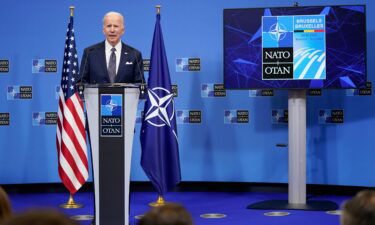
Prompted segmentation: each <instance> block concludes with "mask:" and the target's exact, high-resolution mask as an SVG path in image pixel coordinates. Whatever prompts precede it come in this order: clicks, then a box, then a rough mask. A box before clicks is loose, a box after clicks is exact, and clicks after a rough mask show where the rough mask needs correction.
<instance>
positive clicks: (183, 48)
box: [0, 0, 375, 186]
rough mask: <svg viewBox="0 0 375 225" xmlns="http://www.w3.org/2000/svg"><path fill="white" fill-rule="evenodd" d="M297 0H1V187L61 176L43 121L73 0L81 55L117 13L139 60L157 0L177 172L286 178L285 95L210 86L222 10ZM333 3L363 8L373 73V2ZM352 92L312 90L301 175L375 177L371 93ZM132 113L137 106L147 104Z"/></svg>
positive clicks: (136, 168) (136, 153) (218, 61)
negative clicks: (189, 66)
mask: <svg viewBox="0 0 375 225" xmlns="http://www.w3.org/2000/svg"><path fill="white" fill-rule="evenodd" d="M294 2H295V1H294V0H293V1H289V0H278V1H274V0H263V1H247V0H232V1H225V0H215V1H201V0H190V1H167V0H160V1H158V2H155V1H149V0H137V1H135V0H133V1H129V0H128V1H117V0H105V1H104V0H97V1H90V0H80V1H68V0H66V1H53V2H51V1H47V0H34V1H27V0H14V1H5V2H3V3H2V7H0V18H1V21H3V22H2V25H1V30H2V32H1V34H2V35H1V38H0V40H1V41H0V60H9V72H8V73H0V113H2V114H0V120H1V121H7V119H6V118H5V119H4V117H7V116H6V115H8V114H4V113H9V115H10V125H9V126H4V125H1V126H0V183H1V184H18V183H45V182H60V179H59V177H58V173H57V153H56V148H55V130H56V128H55V125H48V121H51V120H49V119H48V117H49V116H52V117H53V112H56V111H57V96H56V95H57V94H56V90H57V86H58V85H59V83H60V79H61V68H62V64H61V62H62V59H63V50H64V42H65V32H66V27H67V24H68V16H69V6H71V5H74V6H75V7H76V10H75V24H74V27H75V35H76V43H77V51H78V54H79V58H81V56H82V52H83V49H84V47H87V46H89V45H91V44H94V43H96V42H99V41H101V40H103V34H102V17H103V15H104V14H105V13H106V12H108V11H112V10H113V11H119V12H121V13H123V15H124V16H125V23H126V28H125V35H124V38H123V40H124V41H125V42H126V43H128V44H129V45H132V46H134V47H136V48H138V49H139V50H140V51H141V52H142V54H143V57H144V58H146V59H147V58H149V56H150V52H151V43H152V34H153V29H154V25H155V11H156V10H155V5H156V4H161V5H162V9H161V15H162V20H161V23H162V28H163V33H164V41H165V45H166V51H167V56H168V60H169V68H170V73H171V79H172V83H173V84H175V85H177V87H178V97H176V98H175V102H176V107H177V110H178V133H179V143H180V158H181V171H182V180H183V181H240V182H287V179H288V178H287V177H288V168H287V167H288V152H287V148H279V147H276V144H278V143H287V141H288V130H287V124H286V123H283V122H282V120H278V118H279V117H278V115H280V114H278V113H277V112H282V110H284V109H287V91H275V92H274V94H275V96H273V97H251V96H253V94H254V93H253V92H249V91H246V90H241V91H236V90H231V91H227V92H226V96H225V97H213V96H212V93H213V92H212V90H213V89H214V88H215V87H217V86H220V85H214V84H221V83H222V82H223V9H224V8H250V7H273V6H291V5H293V3H294ZM300 4H301V5H324V4H327V1H323V0H304V1H300ZM329 4H366V5H367V37H368V43H367V46H368V79H369V81H372V80H373V76H374V75H373V73H374V72H375V65H374V63H372V62H374V57H375V54H374V53H373V52H374V50H375V43H374V42H373V41H372V40H373V39H375V23H374V22H373V21H374V20H375V2H373V1H363V0H347V1H343V0H341V1H339V0H331V1H329ZM249 19H251V18H249ZM187 58H199V59H200V63H201V64H200V66H201V69H200V71H195V72H194V71H186V67H183V65H184V63H185V62H187ZM46 60H47V61H46ZM48 60H57V72H40V71H41V70H43V67H42V66H43V65H44V66H46V67H48V66H49V65H50V64H49V63H51V62H50V61H48ZM176 63H177V65H178V66H177V67H176ZM192 63H193V62H192ZM52 64H53V61H52ZM193 64H194V63H193ZM0 67H1V63H0ZM52 67H53V66H52ZM33 70H34V71H33ZM178 71H182V72H178ZM33 72H34V73H33ZM20 86H32V99H24V98H27V97H30V95H29V93H30V88H29V87H26V88H25V87H20ZM219 89H220V88H219ZM17 93H20V95H18V94H17ZM218 93H220V91H218ZM352 95H353V92H352V91H350V90H349V91H346V90H324V91H323V92H322V96H321V97H319V96H309V97H308V99H307V102H308V103H307V104H308V115H307V119H308V122H307V127H308V128H307V157H308V158H307V162H308V168H307V178H308V183H312V184H335V185H361V186H374V185H375V173H374V172H373V171H375V163H374V158H375V151H373V149H374V147H375V132H373V128H374V127H375V104H374V102H375V97H374V96H352ZM354 95H355V93H354ZM20 98H21V99H20ZM139 109H140V110H141V109H143V104H140V107H139ZM331 109H340V110H343V112H344V123H343V124H331V123H326V121H328V122H329V120H325V118H326V116H327V115H328V116H329V115H330V112H331V111H330V110H331ZM237 110H244V111H245V112H248V115H249V122H248V123H236V121H237V122H239V121H240V118H242V117H241V115H242V116H243V114H241V113H238V111H237ZM272 110H275V111H274V113H272ZM277 110H278V111H277ZM189 111H190V112H189ZM192 111H193V112H192ZM197 111H200V113H199V112H197ZM225 111H226V112H225ZM46 112H52V113H46ZM340 112H341V111H340ZM138 114H140V112H138ZM199 114H200V115H201V123H193V122H197V121H199ZM245 114H246V113H245ZM1 115H2V116H1ZM272 115H274V117H272ZM319 115H320V116H321V117H319ZM46 117H47V118H46ZM233 117H234V118H237V119H233ZM1 121H0V122H1ZM189 121H190V123H188V122H189ZM244 121H246V116H245V119H244ZM275 121H279V122H275ZM3 123H6V122H3ZM136 128H137V133H136V138H135V139H134V150H133V159H132V162H133V164H132V180H134V181H144V180H147V178H146V176H145V175H144V173H143V171H142V169H141V167H140V151H141V150H140V143H139V129H140V123H137V127H136Z"/></svg>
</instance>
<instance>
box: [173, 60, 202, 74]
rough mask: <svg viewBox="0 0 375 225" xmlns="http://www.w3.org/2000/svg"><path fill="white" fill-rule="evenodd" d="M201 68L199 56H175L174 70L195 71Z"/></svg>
mask: <svg viewBox="0 0 375 225" xmlns="http://www.w3.org/2000/svg"><path fill="white" fill-rule="evenodd" d="M200 70H201V59H200V58H177V59H176V72H196V71H200Z"/></svg>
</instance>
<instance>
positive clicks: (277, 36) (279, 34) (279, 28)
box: [268, 23, 287, 41]
mask: <svg viewBox="0 0 375 225" xmlns="http://www.w3.org/2000/svg"><path fill="white" fill-rule="evenodd" d="M268 33H269V34H270V36H271V38H272V39H273V40H275V41H280V40H283V39H284V38H285V36H286V33H287V30H286V28H285V26H284V25H283V24H281V23H275V24H273V25H272V26H271V27H270V30H269V31H268Z"/></svg>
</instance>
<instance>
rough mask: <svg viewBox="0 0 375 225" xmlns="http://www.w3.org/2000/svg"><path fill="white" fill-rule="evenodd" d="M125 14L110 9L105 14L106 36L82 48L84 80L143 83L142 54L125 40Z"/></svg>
mask: <svg viewBox="0 0 375 225" xmlns="http://www.w3.org/2000/svg"><path fill="white" fill-rule="evenodd" d="M124 31H125V28H124V17H123V16H122V15H121V14H120V13H117V12H109V13H107V14H106V15H105V16H104V18H103V33H104V35H105V37H106V40H105V41H103V42H100V43H98V44H95V45H93V46H90V47H88V48H86V49H85V51H84V52H83V57H82V61H81V69H80V75H81V76H80V77H81V81H82V82H83V83H90V84H108V83H143V82H144V77H143V61H142V54H141V53H140V52H139V51H138V50H137V49H135V48H132V47H131V46H129V45H126V44H124V43H123V42H122V41H121V36H122V35H123V34H124Z"/></svg>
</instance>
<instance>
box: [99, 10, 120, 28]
mask: <svg viewBox="0 0 375 225" xmlns="http://www.w3.org/2000/svg"><path fill="white" fill-rule="evenodd" d="M112 15H116V16H119V17H120V18H121V21H122V24H124V16H123V15H122V14H121V13H118V12H113V11H111V12H107V13H106V14H105V15H104V17H103V26H104V21H105V18H106V17H107V16H112Z"/></svg>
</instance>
